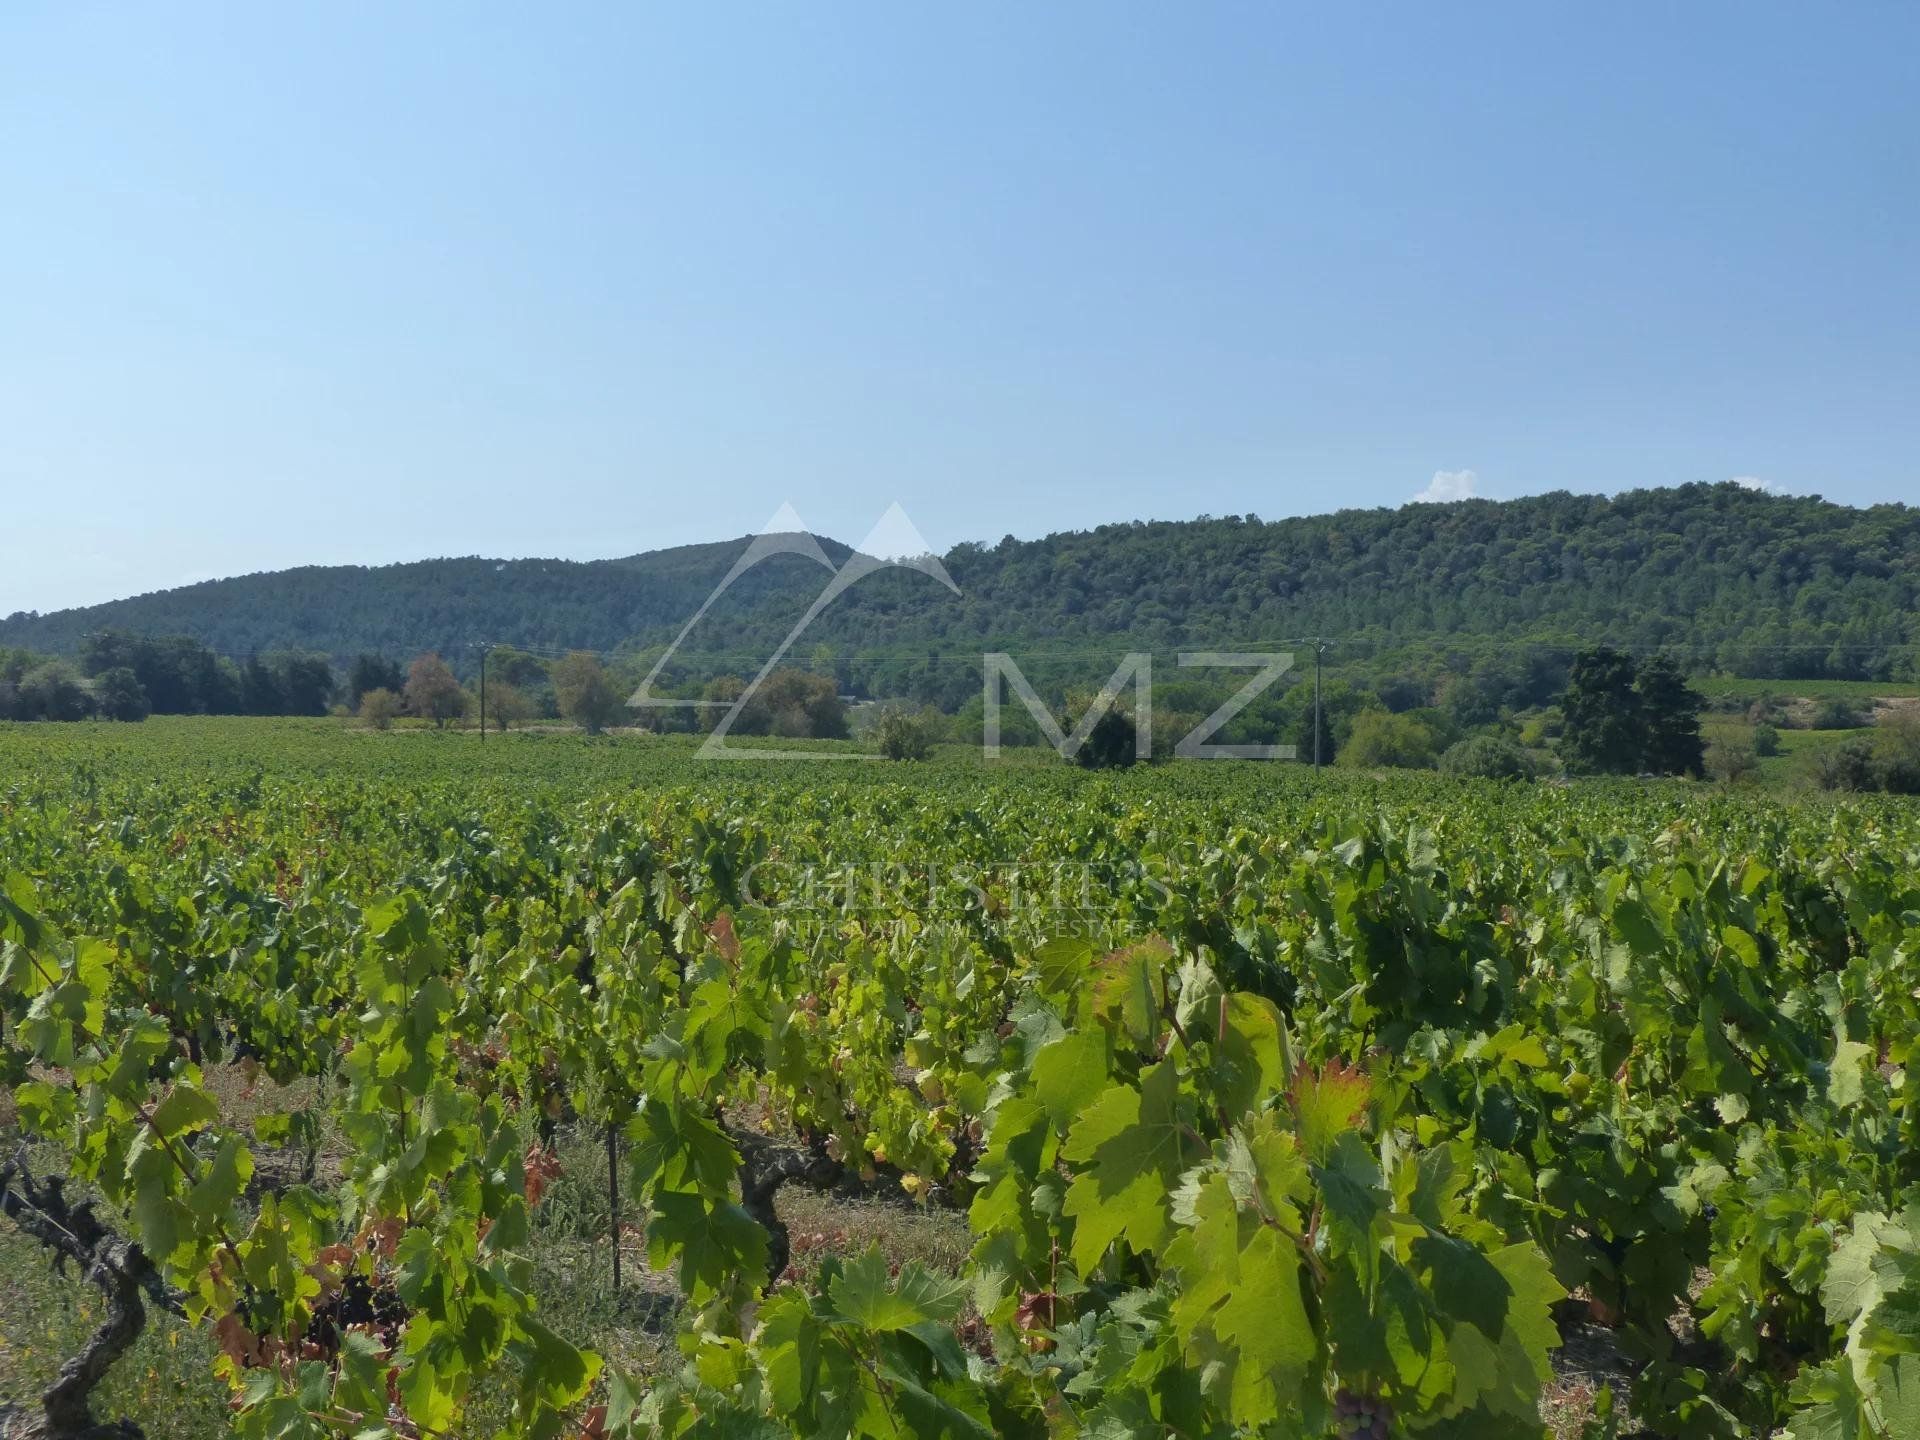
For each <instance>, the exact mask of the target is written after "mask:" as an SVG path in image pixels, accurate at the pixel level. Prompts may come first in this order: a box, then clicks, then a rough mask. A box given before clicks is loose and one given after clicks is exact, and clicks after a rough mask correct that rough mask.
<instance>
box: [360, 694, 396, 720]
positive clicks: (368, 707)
mask: <svg viewBox="0 0 1920 1440" xmlns="http://www.w3.org/2000/svg"><path fill="white" fill-rule="evenodd" d="M399 713H400V697H399V696H398V695H396V694H394V693H393V691H391V690H388V689H387V688H385V687H384V686H381V687H377V688H375V689H372V690H369V691H367V693H366V694H364V695H362V696H361V697H360V721H361V723H362V724H364V725H369V726H371V727H372V728H374V729H375V730H390V729H392V728H393V719H394V716H396V715H398V714H399Z"/></svg>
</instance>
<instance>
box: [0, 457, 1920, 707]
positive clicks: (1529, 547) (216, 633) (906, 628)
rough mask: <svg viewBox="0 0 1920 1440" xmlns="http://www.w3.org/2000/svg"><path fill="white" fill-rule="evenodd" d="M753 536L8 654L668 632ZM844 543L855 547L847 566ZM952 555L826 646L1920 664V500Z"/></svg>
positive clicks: (492, 573) (546, 642)
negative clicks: (1300, 648)
mask: <svg viewBox="0 0 1920 1440" xmlns="http://www.w3.org/2000/svg"><path fill="white" fill-rule="evenodd" d="M747 543H748V542H747V541H746V540H744V539H742V540H735V541H729V542H723V543H719V544H713V545H697V546H687V547H681V548H679V549H673V550H661V551H654V552H650V553H647V554H643V555H638V556H634V557H632V558H630V559H626V560H613V561H598V562H592V563H578V562H568V561H561V560H518V561H494V560H483V559H450V560H427V561H420V562H417V563H413V564H406V565H394V566H387V567H381V568H362V567H351V566H342V567H327V568H306V569H299V570H290V571H285V572H281V573H277V574H261V575H251V576H245V577H242V578H238V579H233V580H221V581H212V582H208V583H205V584H200V585H194V586H190V587H187V588H185V589H179V590H170V591H164V592H161V593H157V594H153V595H144V596H140V597H137V598H134V599H130V600H121V601H116V602H113V603H111V604H107V605H97V606H92V607H89V608H86V609H82V610H69V611H62V612H59V613H56V614H50V615H43V616H35V615H15V616H13V617H11V618H9V619H7V620H4V621H0V646H22V647H26V648H29V649H34V650H43V651H52V652H57V653H71V652H74V651H77V650H78V648H79V646H80V643H81V639H82V637H83V636H84V635H85V634H87V633H88V632H89V631H96V630H102V629H109V628H112V629H121V630H127V631H133V632H139V633H146V634H156V635H157V634H182V635H189V636H193V637H194V638H196V639H199V640H201V641H203V642H204V643H206V644H208V645H210V646H212V647H213V648H214V649H216V650H220V651H222V652H225V653H229V654H235V653H245V652H257V651H265V650H279V649H290V648H298V649H310V650H320V651H325V652H328V653H331V654H334V655H338V656H346V655H352V654H355V653H358V652H362V651H373V652H379V653H384V654H387V655H392V656H398V657H404V656H408V655H411V654H414V653H417V652H419V651H422V650H428V649H437V650H440V651H442V652H443V653H445V654H448V655H449V657H452V656H455V655H458V654H460V653H462V652H463V651H466V650H467V649H468V648H469V647H470V646H472V645H473V644H474V643H475V642H479V641H482V640H485V641H491V642H495V643H502V644H512V645H520V646H527V647H535V648H546V649H556V648H569V647H580V648H586V649H594V650H612V649H616V648H619V647H623V646H634V645H650V644H659V643H662V642H664V641H665V640H666V639H668V638H670V637H671V636H672V635H673V634H674V633H675V632H676V631H677V630H678V628H679V626H680V625H681V624H682V623H683V622H684V621H685V620H686V619H687V618H688V617H690V616H691V615H692V614H693V612H694V611H695V609H697V608H698V606H699V605H700V603H701V602H702V600H704V599H705V598H706V596H707V595H708V593H709V592H710V590H711V588H712V586H713V585H714V584H715V583H716V582H717V581H718V580H719V578H720V577H721V576H722V575H724V574H725V573H726V571H727V569H728V567H729V566H730V565H731V564H732V563H733V561H734V560H735V559H737V558H738V556H739V555H740V553H741V552H742V550H743V549H744V547H745V546H746V544H747ZM823 544H825V545H826V546H827V548H828V550H829V553H831V554H832V555H833V557H834V558H835V559H836V560H839V559H841V558H842V557H844V556H845V555H846V553H847V551H846V549H845V547H843V546H839V545H836V544H834V543H833V542H828V541H823ZM942 558H943V559H944V561H945V563H946V565H947V568H948V570H949V571H950V573H951V574H952V576H953V579H954V581H955V582H956V583H957V584H958V585H959V587H960V590H961V594H960V595H959V596H954V595H952V594H950V593H949V592H947V591H946V590H945V589H943V588H942V587H940V586H939V585H938V584H936V583H935V582H934V581H933V580H931V579H929V578H928V577H926V576H924V575H921V574H918V573H912V572H907V571H889V572H883V573H880V574H877V575H874V576H872V577H870V578H867V579H864V580H862V581H861V582H859V584H857V585H856V586H854V587H853V588H852V589H851V590H849V591H848V592H847V593H846V594H844V595H843V596H841V597H840V598H839V599H837V600H836V601H835V602H834V603H833V605H832V606H831V607H830V608H829V609H828V610H827V611H826V612H825V613H823V614H822V615H821V616H820V618H819V619H818V620H817V621H816V622H815V624H814V625H813V626H812V627H811V628H810V629H809V630H808V632H807V634H806V637H805V639H804V641H803V642H802V644H803V646H804V647H806V649H807V650H811V649H812V648H813V647H816V646H819V645H821V644H825V645H827V646H830V647H832V648H833V649H834V650H835V651H836V652H837V653H838V654H839V655H840V656H841V657H843V658H850V657H851V656H854V655H858V654H862V653H866V654H872V655H878V654H882V653H884V654H887V655H891V656H894V657H899V658H903V659H904V658H906V657H912V656H928V655H938V656H941V657H946V656H950V655H956V654H969V653H970V654H972V655H974V656H975V657H977V655H978V653H979V651H980V650H981V649H983V648H996V649H1018V648H1019V647H1022V646H1026V647H1028V648H1030V649H1042V648H1045V647H1047V646H1052V647H1055V648H1058V647H1059V646H1060V644H1061V642H1063V641H1064V642H1068V643H1078V642H1085V643H1087V644H1089V645H1092V644H1095V643H1097V644H1099V645H1101V646H1103V647H1108V648H1119V646H1120V644H1121V642H1124V643H1125V644H1127V645H1130V646H1135V647H1142V648H1154V649H1173V648H1177V647H1181V646H1187V647H1199V648H1208V649H1233V648H1236V647H1245V646H1252V645H1257V644H1259V643H1263V642H1268V641H1272V640H1275V639H1279V638H1286V637H1297V636H1303V635H1310V634H1325V635H1331V636H1337V637H1340V638H1341V640H1342V641H1343V644H1344V646H1345V648H1346V650H1347V653H1348V654H1350V655H1351V654H1364V653H1374V654H1379V653H1383V652H1389V651H1398V652H1403V653H1407V652H1415V653H1417V652H1422V651H1426V652H1429V653H1430V652H1432V651H1433V650H1434V649H1435V648H1436V647H1437V646H1444V645H1455V644H1475V645H1484V644H1486V643H1491V642H1494V641H1514V640H1525V641H1531V642H1536V643H1538V642H1547V643H1552V644H1567V645H1576V644H1585V643H1593V642H1597V641H1601V640H1606V641H1612V642H1615V643H1620V644H1625V645H1628V646H1632V647H1634V648H1639V649H1652V648H1659V647H1671V648H1674V649H1676V650H1678V651H1680V652H1682V653H1683V654H1684V655H1686V656H1687V657H1688V658H1689V659H1691V660H1692V661H1694V662H1696V663H1700V664H1711V665H1713V666H1715V667H1717V668H1721V669H1725V670H1728V671H1732V672H1734V673H1740V674H1750V675H1777V676H1791V677H1809V676H1823V675H1836V676H1858V677H1862V678H1878V679H1887V678H1910V677H1911V676H1912V675H1913V674H1914V665H1915V660H1914V649H1913V647H1914V646H1915V644H1916V643H1920V619H1917V618H1916V612H1917V610H1920V605H1917V603H1916V602H1920V509H1915V508H1913V507H1909V506H1905V505H1881V506H1875V507H1873V508H1871V509H1854V508H1850V507H1847V506H1842V505H1835V504H1830V503H1828V502H1826V501H1823V500H1820V499H1817V498H1812V497H1790V496H1775V495H1766V494H1761V493H1758V492H1756V491H1752V490H1748V489H1745V488H1742V487H1740V486H1737V485H1733V484H1722V485H1690V486H1684V487H1680V488H1677V489H1665V490H1639V491H1628V492H1625V493H1623V494H1621V495H1618V496H1614V497H1607V496H1599V495H1574V494H1568V493H1564V492H1557V493H1554V494H1549V495H1540V496H1534V497H1530V498H1527V499H1521V500H1511V501H1499V502H1496V501H1488V500H1467V501H1460V502H1455V503H1451V504H1445V505H1407V506H1404V507H1401V508H1399V509H1393V510H1386V509H1379V510H1348V511H1341V512H1339V513H1337V514H1332V515H1322V516H1312V517H1305V518H1299V519H1287V520H1278V521H1271V522H1263V521H1259V520H1257V519H1254V518H1253V517H1246V518H1237V517H1228V518H1225V519H1212V518H1202V519H1199V520H1192V521H1183V522H1142V523H1132V524H1122V525H1106V526H1102V527H1100V528H1098V529H1096V530H1090V531H1076V532H1069V533H1063V534H1056V535H1050V536H1047V537H1045V538H1044V539H1039V540H1029V541H1021V540H1014V539H1012V538H1008V539H1006V540H1003V541H1001V542H1000V543H998V544H997V545H981V544H964V545H960V546H957V547H955V548H954V549H953V550H952V551H950V552H949V553H948V554H947V555H945V556H944V557H942ZM826 579H827V575H826V572H825V571H824V570H822V569H821V568H820V567H818V566H817V565H815V564H813V563H812V562H811V561H808V560H805V559H801V558H798V557H793V556H782V557H779V558H777V559H775V560H773V561H771V562H769V563H767V564H766V565H764V566H762V567H760V568H758V569H756V570H754V571H753V572H751V573H750V574H749V575H747V576H746V577H744V578H743V579H742V580H741V581H740V582H739V584H738V585H736V586H735V587H734V588H733V590H731V591H730V592H729V594H728V595H727V597H726V599H725V600H724V601H723V602H721V603H720V604H719V605H717V606H716V607H715V609H714V611H713V612H712V613H711V615H710V616H709V617H708V620H707V621H706V622H704V623H703V625H702V626H701V627H700V630H699V631H698V632H696V637H695V640H694V642H693V643H694V644H695V645H696V646H697V647H698V648H699V649H703V650H714V651H724V652H727V654H728V656H729V657H733V656H738V657H741V658H740V659H739V662H738V663H737V664H734V665H733V666H731V668H734V669H740V668H742V667H744V668H747V669H748V670H751V669H752V668H757V667H756V666H755V665H753V664H752V663H750V661H749V660H748V659H747V658H746V657H747V656H748V655H749V654H752V653H764V651H765V650H768V649H770V648H771V647H772V646H773V645H774V644H777V643H778V642H779V640H780V639H781V638H782V637H784V636H785V634H786V633H787V631H788V629H789V628H790V626H791V625H792V624H793V622H794V620H795V619H797V618H798V616H799V615H800V614H801V613H802V612H803V611H804V609H805V607H806V606H807V604H808V603H809V602H810V601H811V600H812V599H813V598H814V597H815V596H816V595H817V594H818V593H819V591H820V589H821V587H822V585H823V584H824V583H825V582H826ZM802 653H805V652H804V651H803V652H802ZM974 669H975V674H976V677H977V664H976V666H975V667H974ZM973 683H974V684H977V683H978V682H977V678H976V679H975V680H974V681H973Z"/></svg>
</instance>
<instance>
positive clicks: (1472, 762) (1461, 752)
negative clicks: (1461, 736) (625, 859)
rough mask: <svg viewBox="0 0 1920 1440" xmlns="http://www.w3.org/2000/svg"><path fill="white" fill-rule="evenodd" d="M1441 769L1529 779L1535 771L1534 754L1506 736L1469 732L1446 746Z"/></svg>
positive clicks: (1481, 776)
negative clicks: (1462, 738) (1529, 753)
mask: <svg viewBox="0 0 1920 1440" xmlns="http://www.w3.org/2000/svg"><path fill="white" fill-rule="evenodd" d="M1440 771H1441V773H1442V774H1445V775H1457V776H1471V777H1474V778H1477V779H1481V780H1526V779H1530V778H1532V775H1533V757H1532V756H1530V755H1528V754H1527V752H1526V751H1525V750H1524V749H1522V748H1521V747H1520V746H1518V745H1516V744H1514V742H1513V741H1511V740H1508V739H1507V738H1505V737H1504V736H1500V735H1469V736H1468V737H1467V738H1466V739H1465V740H1461V741H1458V742H1456V743H1455V744H1453V745H1450V746H1448V747H1447V750H1446V753H1445V754H1443V755H1442V756H1441V757H1440Z"/></svg>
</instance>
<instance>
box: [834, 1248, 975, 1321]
mask: <svg viewBox="0 0 1920 1440" xmlns="http://www.w3.org/2000/svg"><path fill="white" fill-rule="evenodd" d="M965 1292H966V1285H965V1283H964V1282H963V1281H959V1280H942V1279H939V1278H938V1277H936V1276H934V1275H932V1274H931V1273H929V1272H928V1271H927V1270H926V1269H925V1267H923V1266H921V1265H920V1264H919V1263H918V1262H913V1261H910V1262H908V1263H907V1264H906V1265H903V1266H902V1267H901V1268H900V1277H899V1279H898V1280H897V1281H895V1282H893V1283H891V1284H890V1283H889V1282H888V1277H887V1259H886V1256H885V1255H883V1254H881V1252H880V1247H879V1246H878V1245H877V1244H876V1245H874V1246H873V1247H872V1248H870V1249H869V1250H868V1251H867V1252H866V1253H865V1254H864V1255H861V1256H860V1257H859V1258H858V1259H856V1260H849V1261H848V1262H847V1263H846V1264H845V1265H844V1266H843V1267H841V1271H840V1273H839V1274H838V1275H836V1276H834V1277H833V1280H832V1282H831V1283H830V1284H829V1285H828V1287H827V1293H828V1294H829V1295H831V1296H832V1297H833V1306H834V1310H835V1311H836V1312H837V1313H838V1314H839V1316H840V1318H841V1319H843V1320H845V1321H847V1322H849V1323H850V1324H854V1325H858V1326H860V1327H862V1328H863V1329H867V1330H881V1331H885V1330H906V1329H910V1328H911V1327H913V1326H915V1325H918V1324H920V1323H921V1322H922V1321H926V1320H950V1319H952V1318H953V1317H954V1316H955V1315H956V1314H958V1313H959V1310H960V1300H961V1297H962V1295H964V1294H965Z"/></svg>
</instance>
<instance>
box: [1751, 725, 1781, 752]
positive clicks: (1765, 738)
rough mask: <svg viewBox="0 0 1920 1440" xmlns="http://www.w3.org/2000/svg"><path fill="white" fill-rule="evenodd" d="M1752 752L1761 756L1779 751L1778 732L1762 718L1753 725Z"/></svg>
mask: <svg viewBox="0 0 1920 1440" xmlns="http://www.w3.org/2000/svg"><path fill="white" fill-rule="evenodd" d="M1753 753H1754V754H1755V755H1758V756H1761V757H1763V758H1764V757H1766V756H1769V755H1778V754H1779V753H1780V732H1779V731H1778V730H1776V729H1775V728H1774V727H1773V726H1772V725H1771V724H1769V723H1767V722H1766V721H1764V720H1763V721H1762V722H1761V723H1760V724H1758V725H1756V726H1754V727H1753Z"/></svg>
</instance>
